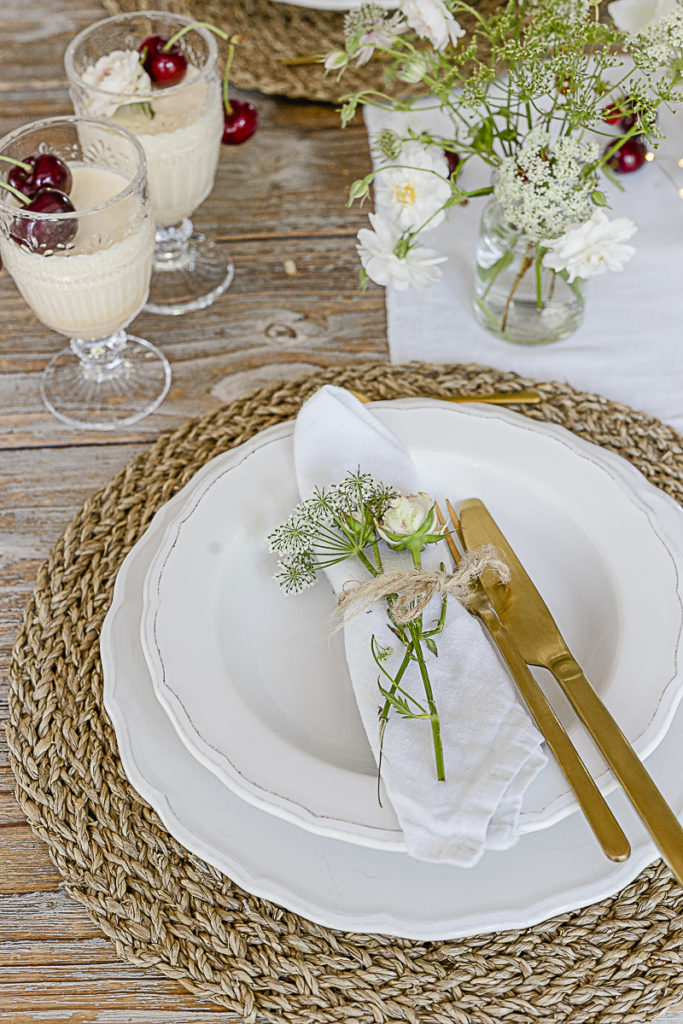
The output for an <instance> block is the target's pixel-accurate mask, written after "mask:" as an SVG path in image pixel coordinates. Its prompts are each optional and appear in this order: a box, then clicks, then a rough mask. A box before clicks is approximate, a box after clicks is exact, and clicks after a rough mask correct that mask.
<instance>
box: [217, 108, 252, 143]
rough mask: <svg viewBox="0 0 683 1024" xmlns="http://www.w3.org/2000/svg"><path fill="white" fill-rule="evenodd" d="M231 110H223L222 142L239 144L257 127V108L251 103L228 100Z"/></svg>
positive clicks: (250, 135) (249, 136)
mask: <svg viewBox="0 0 683 1024" xmlns="http://www.w3.org/2000/svg"><path fill="white" fill-rule="evenodd" d="M230 106H231V108H232V110H231V111H230V112H228V110H227V109H224V110H223V139H222V141H223V144H224V145H225V146H239V145H240V143H242V142H246V141H247V139H250V138H251V137H252V135H253V134H254V132H255V131H256V129H257V128H258V110H257V109H256V107H255V106H254V104H253V103H247V102H242V101H240V100H230Z"/></svg>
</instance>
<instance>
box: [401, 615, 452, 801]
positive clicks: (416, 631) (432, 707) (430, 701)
mask: <svg viewBox="0 0 683 1024" xmlns="http://www.w3.org/2000/svg"><path fill="white" fill-rule="evenodd" d="M421 633H422V630H421V628H420V626H419V625H418V624H417V623H415V622H411V623H410V635H411V636H412V639H413V644H414V648H415V658H416V660H417V664H418V667H419V669H420V676H421V677H422V685H423V686H424V691H425V696H426V698H427V706H428V707H429V715H430V720H431V723H432V738H433V740H434V759H435V761H436V777H437V779H438V780H439V782H444V781H445V779H446V771H445V768H444V761H443V746H442V743H441V725H440V722H439V715H438V713H437V710H436V704H435V703H434V694H433V693H432V684H431V682H430V681H429V672H428V670H427V666H426V664H425V659H424V654H423V651H422V644H421V643H420V638H421Z"/></svg>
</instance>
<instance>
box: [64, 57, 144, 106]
mask: <svg viewBox="0 0 683 1024" xmlns="http://www.w3.org/2000/svg"><path fill="white" fill-rule="evenodd" d="M81 79H82V81H83V82H84V83H85V84H86V85H90V86H92V87H93V88H94V89H100V90H101V91H102V92H109V93H112V96H113V97H115V98H114V99H111V100H109V99H107V98H106V97H105V96H95V95H93V96H91V97H90V98H89V100H88V107H89V110H90V112H91V113H92V114H94V115H95V116H96V117H111V115H112V114H114V113H116V111H117V109H118V108H119V107H120V106H121V102H122V100H121V97H124V100H123V102H125V100H127V99H129V98H130V97H131V96H145V95H146V96H148V95H149V94H150V93H151V91H152V80H151V78H150V77H149V75H148V74H147V72H146V71H145V69H144V68H143V66H142V64H141V63H140V54H139V53H138V51H137V50H112V52H111V53H107V54H105V55H104V56H103V57H100V59H99V60H98V61H97V62H96V63H95V64H91V66H90V67H89V68H86V70H85V71H84V72H83V74H82V75H81Z"/></svg>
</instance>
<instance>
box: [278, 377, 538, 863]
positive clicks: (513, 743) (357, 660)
mask: <svg viewBox="0 0 683 1024" xmlns="http://www.w3.org/2000/svg"><path fill="white" fill-rule="evenodd" d="M294 459H295V465H296V474H297V482H298V486H299V492H300V495H301V498H302V499H306V498H308V497H310V495H311V493H312V491H313V488H314V487H315V486H316V485H318V486H326V485H327V484H330V483H337V482H339V481H341V480H342V479H343V478H344V477H345V476H346V474H347V473H348V472H350V471H355V470H356V469H358V468H359V467H360V469H361V471H362V472H364V473H371V474H372V476H373V477H375V478H376V479H377V480H382V481H383V482H384V483H387V484H393V486H394V487H396V488H397V489H398V490H399V491H401V492H402V493H404V494H409V493H415V492H416V491H417V490H419V489H420V481H419V478H418V474H417V472H416V469H415V466H414V465H413V462H412V460H411V458H410V455H409V454H408V451H407V450H406V448H405V447H404V446H403V445H402V444H401V443H400V442H399V441H398V440H397V439H396V438H395V437H394V436H393V435H392V434H391V433H390V432H389V431H388V430H387V429H386V428H385V427H384V426H383V425H382V424H381V423H380V422H379V420H378V419H377V418H376V417H375V416H373V414H372V413H371V412H370V410H369V409H368V408H367V407H366V406H364V405H363V404H362V403H361V402H359V401H358V400H357V399H356V398H354V397H353V396H352V395H350V394H349V393H348V392H347V391H344V390H343V389H341V388H336V387H324V388H322V389H321V390H320V391H318V392H317V393H316V394H315V395H314V396H313V397H312V398H311V399H309V401H308V402H306V404H305V405H304V406H303V408H302V409H301V411H300V413H299V415H298V417H297V421H296V426H295V430H294ZM432 496H433V497H435V498H437V499H438V498H440V496H439V495H432ZM442 547H443V550H441V549H442ZM427 554H429V566H430V567H432V566H433V565H435V564H438V562H439V561H440V560H443V561H445V562H446V565H447V566H448V565H449V556H448V552H447V550H446V547H445V544H443V545H441V544H432V545H430V546H429V547H428V548H427V549H426V551H425V553H424V555H423V558H424V562H425V565H427V564H428V563H427V559H426V558H425V557H424V556H425V555H427ZM396 557H401V556H396ZM326 572H327V576H328V578H329V580H330V582H331V584H332V586H333V588H334V589H335V591H336V592H339V591H340V590H341V588H342V587H343V585H344V583H346V582H347V581H348V580H350V579H355V580H361V581H365V580H367V579H368V575H367V572H366V571H365V570H364V569H363V567H362V566H361V565H360V563H358V562H357V561H356V560H348V561H346V562H342V563H340V564H338V565H335V566H332V567H331V568H330V569H328V570H326ZM385 608H386V605H385V603H384V602H381V603H379V604H377V605H376V606H374V607H373V608H372V609H370V610H369V611H367V612H363V613H362V614H360V615H358V616H356V617H355V618H353V619H351V620H350V621H348V622H347V624H346V626H345V627H344V640H345V647H346V657H347V661H348V666H349V672H350V675H351V680H352V683H353V687H354V692H355V696H356V700H357V702H358V707H359V710H360V714H361V718H362V720H363V725H364V726H365V730H366V732H367V735H368V739H369V741H370V746H371V747H372V751H373V753H374V755H375V758H377V757H378V754H379V728H378V710H379V708H380V706H381V705H382V704H383V702H384V701H383V698H382V695H381V694H380V692H379V689H378V686H377V677H378V674H379V673H378V671H377V667H376V665H375V664H374V662H373V660H372V656H371V653H370V638H371V636H372V635H373V634H374V635H375V636H376V637H377V639H378V640H379V641H380V642H381V643H382V644H384V645H390V646H393V647H395V648H396V649H395V652H394V654H393V655H392V657H391V658H390V659H389V662H388V667H389V670H390V671H391V669H393V668H395V667H396V666H397V665H398V664H399V663H400V660H401V657H402V653H403V652H402V650H399V648H401V644H400V643H399V642H398V641H396V639H395V637H393V636H392V634H391V632H390V631H389V629H388V625H387V617H386V611H385ZM439 609H440V601H438V600H436V599H435V601H433V602H432V604H431V605H429V606H428V607H427V609H426V611H425V613H424V621H425V622H426V623H427V622H429V621H430V618H436V617H437V616H438V612H439ZM436 641H437V645H438V658H436V657H434V656H433V655H431V654H429V653H428V652H427V653H426V657H427V664H428V667H429V675H430V679H431V682H432V687H433V690H434V696H435V701H436V705H437V709H438V712H439V717H440V720H441V735H442V741H443V748H444V757H445V763H446V781H445V782H438V781H437V779H436V771H435V763H434V748H433V740H432V732H431V727H430V724H429V722H427V721H424V720H409V719H404V718H401V717H399V716H398V714H396V713H395V712H394V713H392V714H391V715H390V718H389V722H388V724H387V727H386V729H385V733H384V742H383V754H382V778H383V780H384V783H385V787H386V790H387V793H388V794H389V797H390V799H391V802H392V804H393V807H394V809H395V811H396V814H397V816H398V819H399V822H400V824H401V827H402V829H403V832H404V835H405V839H406V845H407V850H408V853H409V854H411V856H413V857H418V858H420V859H422V860H430V861H449V862H451V863H453V864H459V865H462V866H465V867H469V866H471V865H472V864H475V863H476V862H477V861H478V860H479V858H480V857H481V855H482V853H483V852H484V850H485V849H499V850H500V849H506V848H508V847H509V846H511V845H512V844H513V843H514V842H515V841H516V839H517V836H518V819H519V812H520V808H521V803H522V797H523V795H524V792H525V790H526V788H527V786H528V785H529V783H530V782H531V780H532V779H533V778H534V777H535V775H536V774H537V773H538V771H540V769H541V768H542V766H543V765H544V764H545V762H546V757H545V755H544V754H543V752H542V750H541V742H542V741H541V737H540V735H539V733H538V731H537V729H536V727H535V725H534V724H533V722H532V721H531V719H530V717H529V715H528V714H527V712H526V710H525V709H524V708H523V707H522V706H521V704H520V702H519V700H518V698H517V695H516V692H515V688H514V684H513V683H512V681H511V680H510V678H509V677H508V675H507V672H506V670H505V669H504V667H503V665H502V663H501V661H500V660H499V658H498V656H497V654H496V652H495V649H494V648H493V647H492V645H491V643H490V642H489V641H488V639H487V638H486V636H485V635H484V633H483V631H482V629H481V627H480V624H479V622H478V621H477V620H476V619H474V618H473V617H472V616H471V615H470V614H469V613H468V612H467V611H466V610H465V609H464V608H463V607H462V606H461V605H459V604H458V603H457V602H456V601H453V600H450V601H449V604H448V613H447V619H446V628H445V630H444V632H443V633H442V634H441V635H440V636H437V637H436ZM385 682H386V680H385ZM402 686H404V687H405V688H406V689H407V690H408V692H410V693H413V694H414V695H415V697H416V698H417V699H418V700H420V701H421V700H422V699H423V697H424V690H423V688H422V683H421V680H420V678H419V674H418V673H417V669H416V666H414V665H412V666H411V667H410V668H409V669H408V671H407V673H406V675H405V676H404V678H403V681H402Z"/></svg>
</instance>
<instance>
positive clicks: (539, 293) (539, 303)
mask: <svg viewBox="0 0 683 1024" xmlns="http://www.w3.org/2000/svg"><path fill="white" fill-rule="evenodd" d="M541 259H542V257H541V254H540V253H539V252H538V250H537V251H536V259H535V261H534V262H535V265H536V309H543V278H542V276H541V274H542V267H541Z"/></svg>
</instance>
